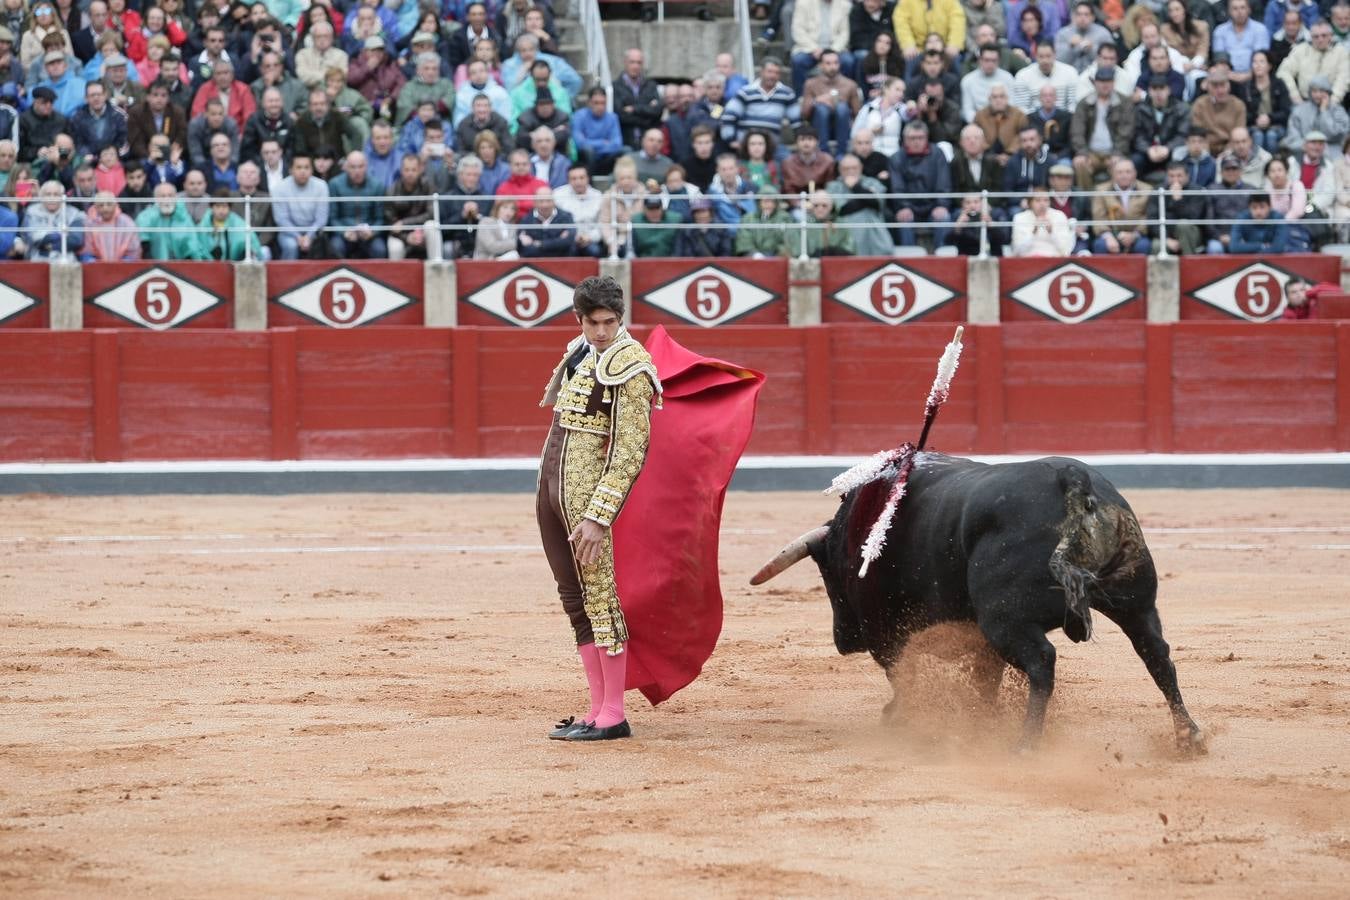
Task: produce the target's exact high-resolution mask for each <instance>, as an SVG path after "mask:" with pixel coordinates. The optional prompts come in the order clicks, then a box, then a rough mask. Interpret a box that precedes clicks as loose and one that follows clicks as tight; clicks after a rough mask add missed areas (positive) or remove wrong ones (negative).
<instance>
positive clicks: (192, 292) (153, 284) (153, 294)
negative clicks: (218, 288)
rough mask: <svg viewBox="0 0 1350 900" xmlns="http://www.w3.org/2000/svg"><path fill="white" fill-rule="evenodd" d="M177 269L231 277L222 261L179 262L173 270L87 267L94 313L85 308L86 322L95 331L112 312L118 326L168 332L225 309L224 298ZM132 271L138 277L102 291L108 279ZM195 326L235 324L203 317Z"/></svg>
mask: <svg viewBox="0 0 1350 900" xmlns="http://www.w3.org/2000/svg"><path fill="white" fill-rule="evenodd" d="M179 265H181V266H182V267H183V268H184V269H190V270H191V271H192V273H193V274H194V275H196V274H199V273H200V274H201V275H204V276H208V277H210V278H211V280H223V279H229V278H230V269H229V267H228V266H227V265H225V264H223V263H186V264H178V265H175V267H174V269H172V270H170V269H168V268H164V267H161V266H152V267H150V268H145V267H144V266H143V265H140V264H137V263H104V264H100V265H98V266H89V267H87V268H86V269H85V297H86V299H87V300H88V302H89V305H90V307H92V309H86V316H85V318H86V320H87V321H86V324H87V325H90V326H94V327H97V326H99V325H101V324H103V323H102V322H101V321H99V320H100V317H101V316H104V315H107V314H111V316H112V317H115V318H114V319H113V321H114V322H116V323H117V324H122V325H125V324H126V323H128V322H129V323H131V324H132V325H137V326H139V327H141V328H149V329H152V330H154V331H166V330H168V329H170V328H179V327H182V326H183V325H185V324H187V323H188V322H192V321H193V320H196V319H198V317H199V316H202V314H203V313H206V312H207V311H209V310H216V309H218V308H219V307H221V305H222V304H223V303H224V298H223V297H222V296H221V295H220V294H218V293H216V292H214V291H210V290H207V289H206V288H205V287H203V286H202V285H201V284H198V283H197V281H196V280H194V279H189V278H187V277H185V276H184V275H183V274H182V273H181V272H180V271H178V268H179ZM128 272H131V273H134V274H132V275H131V277H130V278H125V280H122V281H120V282H116V283H114V284H113V285H112V286H110V287H106V288H104V287H102V285H103V284H105V283H106V282H107V281H108V280H109V279H115V278H116V277H117V276H118V275H125V274H126V273H128ZM194 324H197V325H203V326H206V327H221V326H225V327H228V326H229V325H230V324H232V323H229V322H228V321H207V320H205V319H202V320H199V321H197V322H195V323H194Z"/></svg>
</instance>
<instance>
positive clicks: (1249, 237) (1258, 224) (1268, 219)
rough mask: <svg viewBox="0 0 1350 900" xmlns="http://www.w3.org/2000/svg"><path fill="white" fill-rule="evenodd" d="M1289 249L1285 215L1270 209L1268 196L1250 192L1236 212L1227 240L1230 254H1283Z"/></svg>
mask: <svg viewBox="0 0 1350 900" xmlns="http://www.w3.org/2000/svg"><path fill="white" fill-rule="evenodd" d="M1288 249H1289V227H1288V226H1287V225H1286V224H1285V222H1284V216H1281V215H1280V214H1279V213H1277V212H1275V211H1274V210H1273V209H1271V208H1270V195H1269V194H1264V193H1258V194H1252V195H1251V196H1250V197H1248V198H1247V208H1246V209H1245V210H1243V211H1242V212H1241V213H1239V214H1238V221H1237V222H1236V223H1234V225H1233V231H1232V235H1231V237H1230V238H1229V240H1228V252H1229V253H1251V254H1258V255H1264V254H1267V253H1284V252H1286V251H1287V250H1288Z"/></svg>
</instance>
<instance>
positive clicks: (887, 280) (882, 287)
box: [820, 256, 968, 325]
mask: <svg viewBox="0 0 1350 900" xmlns="http://www.w3.org/2000/svg"><path fill="white" fill-rule="evenodd" d="M967 268H968V266H967V264H966V260H965V258H964V257H955V256H952V257H936V256H935V257H927V258H922V259H910V258H905V259H898V260H892V259H886V258H867V257H861V258H849V257H841V256H827V257H825V258H823V259H822V260H821V261H820V282H821V284H820V292H821V304H820V320H821V321H822V322H881V323H883V324H886V325H899V324H900V323H901V322H915V321H923V322H964V321H965V320H966V270H967Z"/></svg>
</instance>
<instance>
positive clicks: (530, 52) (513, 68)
mask: <svg viewBox="0 0 1350 900" xmlns="http://www.w3.org/2000/svg"><path fill="white" fill-rule="evenodd" d="M537 59H542V60H543V61H544V62H546V63H548V65H549V68H550V69H551V70H552V71H553V77H554V78H556V79H558V81H559V82H560V83H561V84H562V86H563V87H564V88H566V89H567V93H568V95H569V96H572V97H575V96H576V95H577V94H580V93H581V90H582V88H584V87H585V86H586V84H585V82H583V81H582V80H581V76H580V75H578V74H577V70H576V69H574V68H572V65H571V64H570V63H569V62H568V61H567V60H565V59H563V58H562V57H561V56H554V55H553V54H552V53H544V52H542V51H541V50H540V49H539V39H538V38H537V37H535V36H534V35H532V34H522V35H521V36H520V37H518V38H516V53H515V55H514V56H512V57H510V58H509V59H505V60H503V61H502V84H503V85H505V86H506V90H507V91H508V92H509V91H511V90H513V89H514V88H515V87H516V86H517V85H519V84H520V83H521V82H522V81H524V80H526V79H528V78H529V77H530V66H532V65H534V62H535V60H537Z"/></svg>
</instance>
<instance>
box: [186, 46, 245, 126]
mask: <svg viewBox="0 0 1350 900" xmlns="http://www.w3.org/2000/svg"><path fill="white" fill-rule="evenodd" d="M213 97H218V98H220V102H221V105H223V106H224V107H225V115H227V116H229V117H230V119H231V120H233V121H234V124H235V125H236V126H238V128H239V132H240V133H241V134H242V133H243V131H244V127H245V126H246V125H247V124H248V118H249V116H251V115H253V114H254V113H255V112H257V109H258V102H257V100H256V99H255V98H254V96H253V92H252V91H251V90H249V86H248V85H246V84H244V83H243V82H242V81H236V80H235V77H234V63H233V62H231V61H230V60H229V59H228V58H226V59H218V60H216V62H215V64H214V65H213V66H212V69H211V80H210V81H207V82H205V83H204V84H203V85H202V86H201V87H200V88H198V89H197V95H196V97H195V98H193V101H192V110H191V112H192V117H193V118H196V117H197V116H200V115H201V114H202V113H203V112H205V111H206V104H207V101H209V100H211V99H212V98H213Z"/></svg>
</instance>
